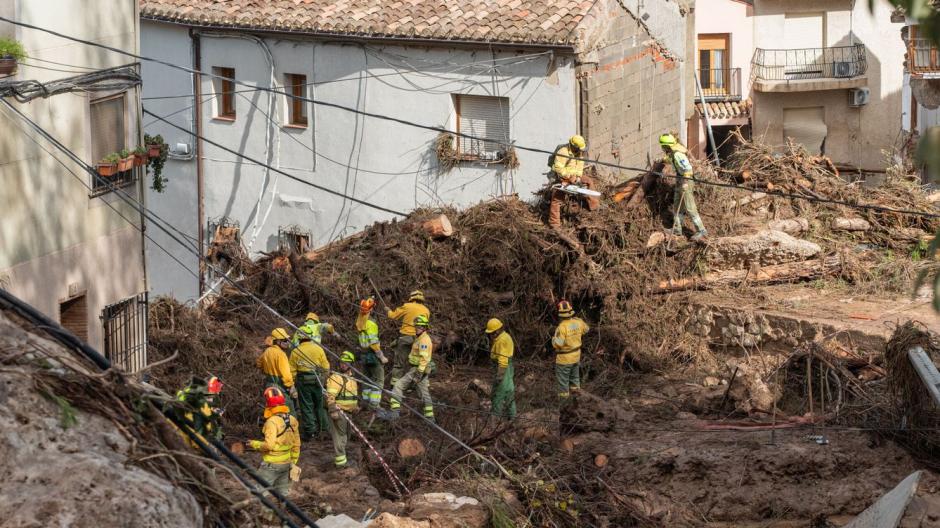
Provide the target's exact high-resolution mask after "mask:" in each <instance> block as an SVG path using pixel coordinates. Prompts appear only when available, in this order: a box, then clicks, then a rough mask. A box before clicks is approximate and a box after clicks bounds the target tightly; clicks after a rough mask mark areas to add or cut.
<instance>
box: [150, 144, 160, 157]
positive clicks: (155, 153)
mask: <svg viewBox="0 0 940 528" xmlns="http://www.w3.org/2000/svg"><path fill="white" fill-rule="evenodd" d="M162 149H163V145H161V144H159V143H155V144H153V145H147V155H148V156H150V157H151V158H159V157H160V151H161V150H162Z"/></svg>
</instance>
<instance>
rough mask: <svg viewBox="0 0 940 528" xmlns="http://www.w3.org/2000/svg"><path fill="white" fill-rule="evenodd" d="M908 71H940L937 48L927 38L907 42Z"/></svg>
mask: <svg viewBox="0 0 940 528" xmlns="http://www.w3.org/2000/svg"><path fill="white" fill-rule="evenodd" d="M907 69H908V71H909V72H911V73H923V72H936V71H940V57H938V54H937V46H936V45H935V44H934V43H933V41H932V40H930V39H926V38H912V39H908V41H907Z"/></svg>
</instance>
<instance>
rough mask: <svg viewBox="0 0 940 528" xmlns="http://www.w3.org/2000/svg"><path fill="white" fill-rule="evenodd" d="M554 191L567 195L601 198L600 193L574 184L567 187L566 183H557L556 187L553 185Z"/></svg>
mask: <svg viewBox="0 0 940 528" xmlns="http://www.w3.org/2000/svg"><path fill="white" fill-rule="evenodd" d="M552 189H553V190H556V191H561V192H563V193H565V194H573V195H576V196H601V193H600V192H599V191H595V190H592V189H588V188H587V187H582V186H580V185H575V184H573V183H569V184H567V185H566V184H564V183H556V184H555V185H552Z"/></svg>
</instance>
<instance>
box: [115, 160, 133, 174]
mask: <svg viewBox="0 0 940 528" xmlns="http://www.w3.org/2000/svg"><path fill="white" fill-rule="evenodd" d="M133 168H134V156H128V157H126V158H121V159H120V160H119V161H118V172H124V171H128V170H131V169H133Z"/></svg>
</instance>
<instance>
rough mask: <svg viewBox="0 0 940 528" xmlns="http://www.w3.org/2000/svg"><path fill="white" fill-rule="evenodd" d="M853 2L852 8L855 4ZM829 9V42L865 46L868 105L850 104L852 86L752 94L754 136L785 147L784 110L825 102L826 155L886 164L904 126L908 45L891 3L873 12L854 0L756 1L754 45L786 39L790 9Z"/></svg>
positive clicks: (858, 162)
mask: <svg viewBox="0 0 940 528" xmlns="http://www.w3.org/2000/svg"><path fill="white" fill-rule="evenodd" d="M853 4H854V9H852V6H853ZM823 10H825V12H826V15H825V43H826V45H827V46H847V45H851V44H853V43H862V44H865V46H866V49H867V62H868V73H867V78H868V85H867V86H868V88H869V89H870V90H871V99H870V102H869V103H868V105H866V106H863V107H860V108H852V107H851V106H850V105H849V93H848V90H827V91H818V92H805V93H779V94H777V93H774V94H769V93H758V92H755V93H754V100H755V108H754V112H753V117H754V136H755V138H762V139H763V141H765V142H767V143H770V144H774V145H781V144H782V143H783V141H784V138H783V110H784V108H800V107H813V106H824V107H825V114H826V125H827V128H828V133H829V137H827V140H826V154H827V155H829V156H831V157H832V158H833V159H834V160H835V161H836V162H840V163H848V164H852V165H856V166H860V167H862V168H872V169H878V168H883V167H885V165H886V161H885V156H884V155H883V154H882V153H881V151H882V150H883V149H891V148H892V147H893V146H894V145H895V142H896V141H897V140H898V137H899V131H900V129H901V115H902V109H901V99H902V97H901V90H902V84H903V60H904V43H903V41H902V40H901V38H900V36H899V35H900V33H899V31H900V28H901V26H902V24H901V23H892V22H891V17H890V15H891V8H890V6H889V4H888V2H887V1H885V0H877V1H876V2H875V10H874V12H871V11H869V7H868V2H851V1H850V0H838V1H835V0H830V1H822V2H821V1H817V0H796V1H786V2H785V1H783V0H756V1H755V3H754V11H755V27H754V35H755V46H756V47H758V48H766V49H775V48H778V47H779V43H780V42H781V41H782V40H783V27H784V17H785V14H786V13H799V12H820V11H823Z"/></svg>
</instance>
